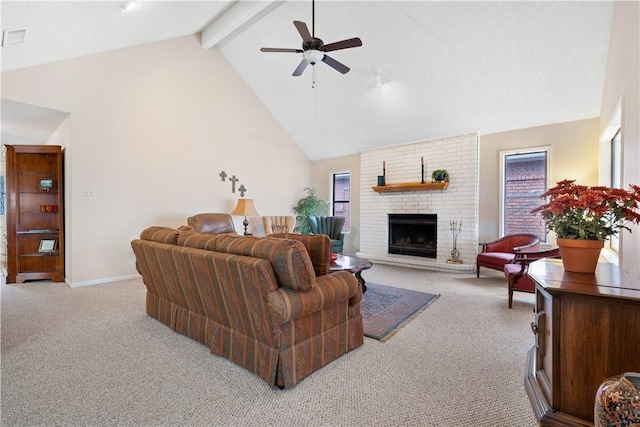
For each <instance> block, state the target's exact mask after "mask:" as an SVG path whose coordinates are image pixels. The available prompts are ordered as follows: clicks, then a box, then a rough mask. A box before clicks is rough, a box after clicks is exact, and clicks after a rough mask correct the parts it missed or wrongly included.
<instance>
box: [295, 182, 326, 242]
mask: <svg viewBox="0 0 640 427" xmlns="http://www.w3.org/2000/svg"><path fill="white" fill-rule="evenodd" d="M304 192H305V193H306V196H304V197H303V198H301V199H300V200H298V204H297V205H296V206H294V207H293V211H294V212H295V213H296V227H295V228H294V229H293V231H295V232H298V233H302V234H311V227H310V226H309V217H310V216H315V215H320V214H322V213H324V212H325V211H326V208H327V207H328V206H329V202H328V201H327V200H321V199H319V198H318V196H316V189H315V188H311V187H305V188H304Z"/></svg>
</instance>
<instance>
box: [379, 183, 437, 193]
mask: <svg viewBox="0 0 640 427" xmlns="http://www.w3.org/2000/svg"><path fill="white" fill-rule="evenodd" d="M448 186H449V181H442V182H425V183H424V184H423V183H421V182H404V183H401V184H387V185H375V186H373V187H371V188H373V191H375V192H376V193H390V192H393V191H429V190H444V189H445V188H447V187H448Z"/></svg>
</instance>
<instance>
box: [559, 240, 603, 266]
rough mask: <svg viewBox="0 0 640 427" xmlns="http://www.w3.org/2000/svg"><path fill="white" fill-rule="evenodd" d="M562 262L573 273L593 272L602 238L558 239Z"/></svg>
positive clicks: (600, 248) (601, 246)
mask: <svg viewBox="0 0 640 427" xmlns="http://www.w3.org/2000/svg"><path fill="white" fill-rule="evenodd" d="M558 247H559V248H560V256H561V257H562V264H563V265H564V269H565V270H566V271H571V272H573V273H594V272H595V271H596V267H597V266H598V258H599V257H600V251H601V250H602V248H603V247H604V240H580V239H558Z"/></svg>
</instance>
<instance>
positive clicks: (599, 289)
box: [525, 259, 640, 426]
mask: <svg viewBox="0 0 640 427" xmlns="http://www.w3.org/2000/svg"><path fill="white" fill-rule="evenodd" d="M529 276H531V278H532V279H533V280H534V281H535V282H536V307H535V319H534V322H533V323H532V324H531V328H532V329H533V332H534V333H535V337H536V338H535V342H536V345H535V346H534V347H533V348H532V349H531V351H530V352H529V354H528V357H527V367H526V372H525V388H526V390H527V394H528V395H529V399H530V400H531V404H532V406H533V409H534V411H535V414H536V417H537V418H538V420H539V421H540V425H541V426H592V425H593V408H594V401H595V395H596V391H597V390H598V387H599V386H600V384H601V383H602V382H603V381H604V380H605V379H606V378H609V377H611V376H613V375H617V374H621V373H623V372H638V371H640V280H639V279H638V278H637V277H632V276H631V275H630V274H628V273H626V272H625V271H623V270H621V269H620V268H618V267H617V266H615V265H613V264H609V263H599V264H598V268H597V269H596V272H595V273H594V274H583V273H571V272H566V271H564V268H563V267H562V261H561V260H555V259H554V260H551V259H545V260H541V261H536V262H534V263H532V264H531V266H530V267H529Z"/></svg>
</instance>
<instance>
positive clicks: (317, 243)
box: [269, 233, 331, 277]
mask: <svg viewBox="0 0 640 427" xmlns="http://www.w3.org/2000/svg"><path fill="white" fill-rule="evenodd" d="M269 237H277V238H280V239H291V240H297V241H299V242H302V244H303V245H304V247H305V248H306V249H307V252H308V253H309V257H310V258H311V263H312V264H313V270H314V271H315V272H316V277H319V276H324V275H325V274H328V273H329V267H330V266H331V239H329V236H328V235H326V234H295V233H278V234H271V235H270V236H269Z"/></svg>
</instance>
